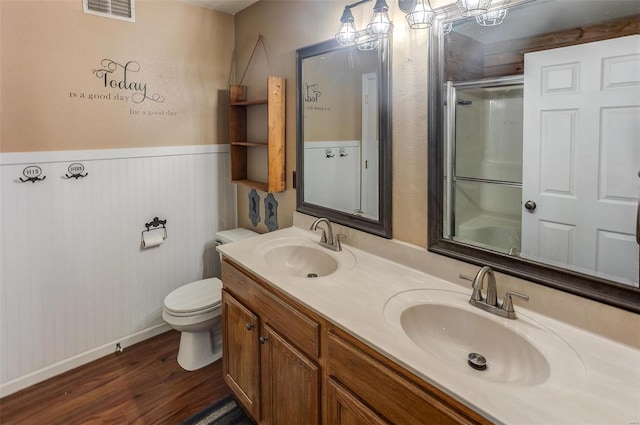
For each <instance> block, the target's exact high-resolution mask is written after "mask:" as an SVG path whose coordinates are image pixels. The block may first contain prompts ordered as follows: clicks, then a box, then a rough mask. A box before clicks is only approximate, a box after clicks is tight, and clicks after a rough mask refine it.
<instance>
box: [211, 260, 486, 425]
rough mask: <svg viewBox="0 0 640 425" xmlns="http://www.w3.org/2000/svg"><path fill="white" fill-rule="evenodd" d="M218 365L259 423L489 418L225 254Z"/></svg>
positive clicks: (378, 424)
mask: <svg viewBox="0 0 640 425" xmlns="http://www.w3.org/2000/svg"><path fill="white" fill-rule="evenodd" d="M222 282H223V293H222V312H223V315H222V322H223V350H224V351H223V357H222V358H223V370H224V374H225V380H226V382H227V383H228V384H229V386H230V387H231V389H232V390H233V392H234V394H235V395H236V397H237V398H238V400H239V401H240V403H241V404H242V405H243V406H244V407H245V409H246V410H247V411H248V412H249V413H250V414H251V415H252V417H253V418H254V420H256V421H257V422H259V423H260V424H261V425H281V424H304V425H314V424H320V423H322V424H327V425H384V424H397V425H405V424H411V425H413V424H416V425H417V424H436V423H437V424H489V423H491V422H489V421H487V420H486V419H485V418H483V417H482V416H480V415H478V414H477V413H476V412H474V411H473V410H471V409H469V408H468V407H466V406H464V405H462V404H461V403H459V402H458V401H457V400H455V399H454V398H452V397H450V396H449V395H447V394H445V393H443V392H442V391H440V390H438V389H437V388H435V387H434V386H432V385H430V384H428V383H427V382H425V381H424V380H423V379H421V378H419V377H417V376H416V375H414V374H412V373H411V372H409V371H407V370H406V369H404V368H403V367H401V366H399V365H398V364H396V363H394V362H392V361H390V360H389V359H388V358H386V357H385V356H383V355H382V354H380V353H378V352H377V351H375V350H373V349H371V348H370V347H368V346H367V345H366V344H364V343H363V342H361V341H360V340H358V339H356V338H355V337H353V336H351V335H350V334H348V333H347V332H345V331H344V330H342V329H340V328H339V327H337V326H335V325H333V324H329V323H328V322H327V321H326V320H325V319H324V318H322V317H320V316H319V315H317V314H316V313H314V312H312V311H310V310H309V309H307V308H305V307H304V306H302V305H300V304H299V303H297V302H296V300H294V299H292V298H290V297H289V296H288V295H287V294H284V293H282V292H281V291H279V290H277V289H276V288H274V287H273V286H272V285H269V284H268V283H267V282H264V281H263V280H261V279H260V278H259V277H258V276H255V275H252V274H251V273H249V272H248V271H246V270H244V269H242V267H241V266H238V265H236V264H235V263H233V262H231V261H230V260H228V259H224V260H223V262H222Z"/></svg>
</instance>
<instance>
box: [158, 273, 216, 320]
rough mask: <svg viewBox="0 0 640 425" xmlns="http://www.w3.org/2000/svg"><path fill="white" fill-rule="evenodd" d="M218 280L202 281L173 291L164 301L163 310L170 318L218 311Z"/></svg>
mask: <svg viewBox="0 0 640 425" xmlns="http://www.w3.org/2000/svg"><path fill="white" fill-rule="evenodd" d="M221 290H222V282H221V281H220V279H218V278H215V277H213V278H209V279H202V280H198V281H195V282H191V283H188V284H186V285H183V286H181V287H179V288H177V289H174V290H173V291H172V292H171V293H169V295H167V296H166V297H165V299H164V310H165V312H166V313H167V314H170V315H172V316H195V315H199V314H205V313H208V312H210V311H212V310H215V309H218V308H219V307H220V304H221V298H222V292H221Z"/></svg>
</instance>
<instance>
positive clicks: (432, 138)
mask: <svg viewBox="0 0 640 425" xmlns="http://www.w3.org/2000/svg"><path fill="white" fill-rule="evenodd" d="M444 15H447V16H448V17H452V16H454V14H453V13H449V14H447V12H446V11H445V12H444ZM452 19H453V18H452ZM445 20H446V18H445ZM442 22H444V21H442ZM442 22H439V23H436V24H435V25H434V27H432V28H431V32H430V40H429V77H428V79H429V80H428V83H429V101H428V107H429V111H428V120H429V129H428V135H429V141H428V152H429V158H428V166H429V170H428V180H429V183H428V202H429V211H428V250H429V251H432V252H435V253H438V254H442V255H445V256H448V257H452V258H456V259H458V260H461V261H465V262H468V263H472V264H476V265H478V266H484V265H488V266H491V267H492V268H494V269H495V270H498V271H500V272H504V273H507V274H510V275H513V276H516V277H518V278H521V279H525V280H529V281H533V282H536V283H539V284H542V285H545V286H548V287H551V288H555V289H559V290H561V291H565V292H569V293H572V294H575V295H578V296H581V297H585V298H588V299H592V300H595V301H599V302H602V303H605V304H609V305H612V306H615V307H618V308H622V309H625V310H628V311H632V312H635V313H639V312H640V289H638V288H635V287H632V286H628V285H623V284H620V283H616V282H613V281H611V280H607V279H603V278H600V277H596V276H592V275H587V274H583V273H579V272H576V271H572V270H569V269H564V268H561V267H556V266H552V265H548V264H543V263H540V262H536V261H532V260H528V259H525V258H518V257H513V256H510V255H507V254H502V253H499V252H497V251H492V250H489V249H484V248H482V247H479V246H473V245H470V244H465V243H461V242H456V241H454V240H451V239H447V238H444V237H443V231H444V222H443V217H444V216H443V214H444V213H443V210H444V202H445V194H444V175H445V170H444V163H443V160H442V158H443V154H444V143H443V141H444V134H445V128H444V116H445V115H444V114H445V108H446V107H445V99H444V95H443V90H440V88H441V87H443V86H444V83H445V80H446V78H445V68H444V62H445V52H444V35H443V30H442V27H441V26H442V25H443V24H442Z"/></svg>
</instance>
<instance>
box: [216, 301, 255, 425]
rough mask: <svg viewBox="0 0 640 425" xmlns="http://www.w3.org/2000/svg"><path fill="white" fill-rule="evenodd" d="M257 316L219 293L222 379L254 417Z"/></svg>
mask: <svg viewBox="0 0 640 425" xmlns="http://www.w3.org/2000/svg"><path fill="white" fill-rule="evenodd" d="M258 330H259V327H258V317H257V316H256V315H255V314H253V313H252V312H251V311H250V310H248V309H247V308H246V307H244V306H243V305H242V304H240V302H239V301H237V300H236V299H235V298H233V297H232V296H231V295H230V294H229V293H228V292H226V291H222V368H223V372H224V380H225V382H226V383H227V384H228V385H229V387H231V389H232V390H233V392H234V393H235V395H236V396H237V398H238V400H239V401H240V402H241V403H242V404H243V405H244V407H245V408H246V409H247V410H248V411H249V412H251V414H252V415H253V417H254V418H258V417H259V413H260V392H259V385H260V369H259V362H260V357H259V355H260V351H259V350H260V345H259V343H258Z"/></svg>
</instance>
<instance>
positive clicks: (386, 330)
mask: <svg viewBox="0 0 640 425" xmlns="http://www.w3.org/2000/svg"><path fill="white" fill-rule="evenodd" d="M317 224H318V223H316V227H317V231H311V230H307V229H308V226H305V227H297V226H294V227H290V228H286V229H283V230H278V231H275V232H271V233H268V234H264V235H261V236H258V237H257V238H253V239H248V240H245V241H240V242H237V243H233V244H229V245H223V246H220V247H219V248H218V249H219V250H220V252H221V253H222V255H223V273H222V281H223V335H224V341H223V344H224V350H225V351H224V355H223V364H224V365H223V368H224V375H225V379H226V381H227V382H228V383H229V385H230V386H231V388H232V389H233V391H234V393H235V395H236V396H237V398H238V399H239V401H240V402H241V403H242V404H243V406H244V407H245V409H246V410H247V411H248V412H249V413H250V414H251V415H252V416H253V418H254V419H255V420H256V421H257V422H259V423H261V424H274V425H277V424H285V423H287V424H288V423H291V424H293V423H296V424H298V423H299V424H313V423H327V424H386V423H396V424H419V423H438V424H440V423H491V422H493V423H514V424H522V423H532V424H533V423H538V424H549V423H553V424H563V423H567V424H577V423H581V424H587V423H594V424H595V423H603V424H604V423H606V424H612V423H619V424H633V423H638V421H639V420H640V361H639V360H640V351H639V350H638V349H637V348H634V347H630V346H627V345H624V344H621V343H619V342H616V341H613V340H609V339H607V338H605V337H603V336H600V335H597V334H595V333H591V332H588V331H586V330H583V329H580V328H578V327H575V326H573V325H570V324H567V323H564V322H562V321H559V320H557V319H554V318H551V317H547V316H545V315H543V314H540V313H537V312H535V311H533V310H530V309H527V304H526V303H525V302H524V301H523V300H521V299H520V298H514V299H513V305H512V307H513V310H514V312H515V314H514V315H512V316H515V318H512V319H511V318H508V317H502V316H505V314H494V313H495V312H490V311H485V310H487V309H486V308H478V306H474V305H472V304H470V302H469V300H470V298H471V297H472V293H473V294H474V295H475V296H476V298H477V296H478V295H480V299H481V300H483V301H484V300H486V295H487V292H488V291H487V290H488V289H489V292H491V291H493V292H496V291H495V289H496V287H497V298H498V299H499V300H500V301H502V300H503V299H504V293H505V291H506V289H507V288H505V287H501V280H500V278H498V279H497V284H496V283H495V282H494V283H492V284H489V282H488V281H489V280H491V279H492V278H493V273H492V272H490V270H486V269H485V270H484V272H483V273H482V275H481V276H478V277H479V278H482V277H484V278H485V279H484V288H483V289H482V290H481V289H480V287H479V286H480V285H481V284H482V282H481V281H480V282H474V284H473V285H474V286H475V287H476V290H473V291H472V288H471V286H472V285H471V283H470V282H466V281H464V280H462V279H460V282H455V283H454V282H448V281H445V280H443V279H440V278H438V277H436V276H433V275H430V274H427V273H425V272H423V271H418V270H416V269H414V268H410V267H407V266H405V265H403V264H400V263H399V262H394V261H390V260H388V259H386V258H383V257H382V256H378V255H374V254H372V253H370V252H367V251H364V250H362V249H358V248H355V247H353V246H352V245H351V244H349V242H350V241H349V239H346V240H343V241H342V243H343V245H342V247H341V249H340V250H334V249H330V247H328V246H326V245H327V244H326V243H325V244H323V245H324V246H321V245H320V243H319V242H320V238H321V233H320V229H323V233H324V229H326V225H328V223H320V226H318V225H317ZM325 239H326V237H325ZM331 239H335V240H336V241H339V239H338V238H337V235H331ZM329 245H331V244H329ZM485 274H487V276H484V275H485ZM487 278H488V279H487ZM467 284H468V285H467ZM494 284H495V286H494V287H493V288H490V287H489V286H491V285H494ZM500 304H502V303H501V302H499V303H498V306H497V307H496V308H500V307H501V305H500ZM505 307H507V308H508V307H510V306H505Z"/></svg>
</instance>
